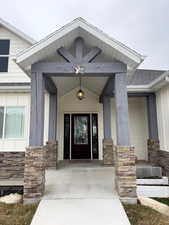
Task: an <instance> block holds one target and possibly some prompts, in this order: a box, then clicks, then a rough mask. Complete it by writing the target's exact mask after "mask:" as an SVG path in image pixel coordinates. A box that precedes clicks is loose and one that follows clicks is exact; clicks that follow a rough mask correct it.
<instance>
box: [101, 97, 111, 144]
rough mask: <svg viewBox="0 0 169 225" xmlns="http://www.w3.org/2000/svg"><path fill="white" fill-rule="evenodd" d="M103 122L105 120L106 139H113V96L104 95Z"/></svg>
mask: <svg viewBox="0 0 169 225" xmlns="http://www.w3.org/2000/svg"><path fill="white" fill-rule="evenodd" d="M103 122H104V139H105V140H106V139H108V140H110V139H112V137H111V98H110V97H107V96H104V97H103Z"/></svg>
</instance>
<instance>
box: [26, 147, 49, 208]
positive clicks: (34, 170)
mask: <svg viewBox="0 0 169 225" xmlns="http://www.w3.org/2000/svg"><path fill="white" fill-rule="evenodd" d="M45 155H46V146H45V147H43V146H40V147H28V148H27V149H26V154H25V171H24V203H26V204H27V203H33V202H37V201H39V200H40V199H41V197H42V196H43V194H44V190H45V164H46V163H45V162H46V160H45Z"/></svg>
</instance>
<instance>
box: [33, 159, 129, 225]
mask: <svg viewBox="0 0 169 225" xmlns="http://www.w3.org/2000/svg"><path fill="white" fill-rule="evenodd" d="M113 177H114V168H113V167H103V166H100V165H97V164H89V163H87V164H85V163H84V164H83V163H81V164H77V163H76V164H68V165H66V166H62V167H61V168H59V169H58V170H48V171H47V172H46V192H45V196H44V198H43V200H42V201H41V203H40V205H39V207H38V210H37V212H36V214H35V216H34V218H33V221H32V223H31V225H129V224H130V223H129V221H128V218H127V216H126V214H125V211H124V209H123V207H122V205H121V203H120V200H119V198H118V195H117V193H116V191H115V186H114V179H113Z"/></svg>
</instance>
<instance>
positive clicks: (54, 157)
mask: <svg viewBox="0 0 169 225" xmlns="http://www.w3.org/2000/svg"><path fill="white" fill-rule="evenodd" d="M57 166H58V142H57V141H47V142H46V168H47V169H49V168H51V169H56V168H57Z"/></svg>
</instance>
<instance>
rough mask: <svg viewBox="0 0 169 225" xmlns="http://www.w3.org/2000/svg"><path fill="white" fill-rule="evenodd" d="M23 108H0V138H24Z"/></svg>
mask: <svg viewBox="0 0 169 225" xmlns="http://www.w3.org/2000/svg"><path fill="white" fill-rule="evenodd" d="M24 111H25V108H24V107H0V138H23V137H24Z"/></svg>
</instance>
